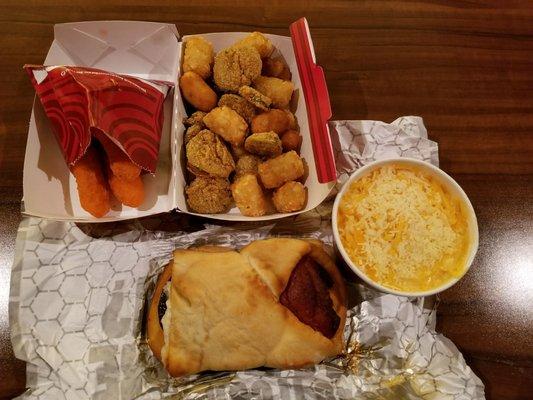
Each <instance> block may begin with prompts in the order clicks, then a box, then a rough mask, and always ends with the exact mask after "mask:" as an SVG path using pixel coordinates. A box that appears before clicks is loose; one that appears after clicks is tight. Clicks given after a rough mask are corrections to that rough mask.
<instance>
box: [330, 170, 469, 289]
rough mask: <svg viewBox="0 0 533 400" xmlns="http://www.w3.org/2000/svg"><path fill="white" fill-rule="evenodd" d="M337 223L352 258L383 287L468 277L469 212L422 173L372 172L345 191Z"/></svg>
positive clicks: (427, 286) (416, 285)
mask: <svg viewBox="0 0 533 400" xmlns="http://www.w3.org/2000/svg"><path fill="white" fill-rule="evenodd" d="M337 219H338V229H339V234H340V238H341V242H342V244H343V247H344V249H345V250H346V252H347V253H348V255H349V257H350V259H351V260H352V261H353V262H354V263H355V264H356V265H357V266H358V267H359V268H360V269H361V270H362V271H363V272H364V273H365V274H366V275H367V276H368V277H369V278H370V279H372V280H373V281H375V282H377V283H379V284H381V285H383V286H386V287H389V288H392V289H396V290H401V291H409V292H415V291H425V290H431V289H434V288H437V287H439V286H442V285H443V284H445V283H447V282H449V281H450V280H452V279H453V278H458V277H460V276H461V275H462V274H463V273H464V270H465V268H466V261H467V256H468V252H469V237H468V219H467V213H466V210H465V209H464V207H463V206H462V203H461V202H460V201H459V200H458V199H456V198H454V197H452V195H451V194H450V193H449V192H448V191H447V190H446V188H445V187H444V186H443V185H442V184H440V183H439V182H438V181H437V180H436V179H435V178H433V177H431V176H429V175H428V174H427V173H424V172H423V171H422V170H419V169H414V168H411V167H407V166H405V165H401V166H400V165H388V166H383V167H381V168H379V169H376V170H374V171H372V172H371V173H370V174H368V175H366V176H364V177H362V178H361V179H359V180H357V181H355V182H353V183H352V184H351V185H350V187H349V188H348V189H347V190H346V191H345V193H344V195H343V197H342V200H341V202H340V204H339V211H338V218H337Z"/></svg>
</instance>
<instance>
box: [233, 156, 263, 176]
mask: <svg viewBox="0 0 533 400" xmlns="http://www.w3.org/2000/svg"><path fill="white" fill-rule="evenodd" d="M260 162H261V159H260V158H259V157H257V156H254V155H253V154H245V155H243V156H242V157H240V158H239V159H238V160H237V164H236V165H235V175H236V176H237V177H239V176H243V175H246V174H253V175H257V167H258V166H259V163H260Z"/></svg>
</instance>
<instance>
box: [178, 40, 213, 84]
mask: <svg viewBox="0 0 533 400" xmlns="http://www.w3.org/2000/svg"><path fill="white" fill-rule="evenodd" d="M214 58H215V53H214V52H213V45H212V44H211V43H209V42H208V41H207V40H205V39H204V38H203V37H201V36H194V37H191V38H189V39H187V41H186V42H185V52H184V54H183V72H188V71H192V72H196V73H197V74H198V75H200V76H201V77H202V78H203V79H207V78H209V77H210V76H211V67H212V66H213V60H214Z"/></svg>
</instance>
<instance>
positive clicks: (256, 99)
mask: <svg viewBox="0 0 533 400" xmlns="http://www.w3.org/2000/svg"><path fill="white" fill-rule="evenodd" d="M239 94H240V95H241V96H242V97H243V98H244V99H246V100H247V101H249V102H250V103H251V104H252V105H253V106H254V107H257V108H258V109H260V110H263V111H267V110H268V109H269V107H270V104H271V103H272V100H270V98H269V97H267V96H265V95H263V94H261V93H260V92H259V91H257V90H255V89H254V88H253V87H250V86H242V87H241V88H240V89H239Z"/></svg>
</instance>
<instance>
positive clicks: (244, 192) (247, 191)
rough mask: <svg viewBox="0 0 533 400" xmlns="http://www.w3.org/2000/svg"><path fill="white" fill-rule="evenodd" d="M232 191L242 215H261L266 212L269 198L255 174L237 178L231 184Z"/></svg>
mask: <svg viewBox="0 0 533 400" xmlns="http://www.w3.org/2000/svg"><path fill="white" fill-rule="evenodd" d="M231 193H232V194H233V198H234V199H235V203H236V204H237V207H238V208H239V210H240V212H241V214H242V215H246V216H248V217H259V216H261V215H265V214H266V212H267V209H268V205H267V199H266V196H265V193H264V192H263V189H262V188H261V185H259V182H257V177H256V176H255V175H252V174H246V175H243V176H241V177H239V178H237V179H236V180H235V182H233V184H232V185H231Z"/></svg>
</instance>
